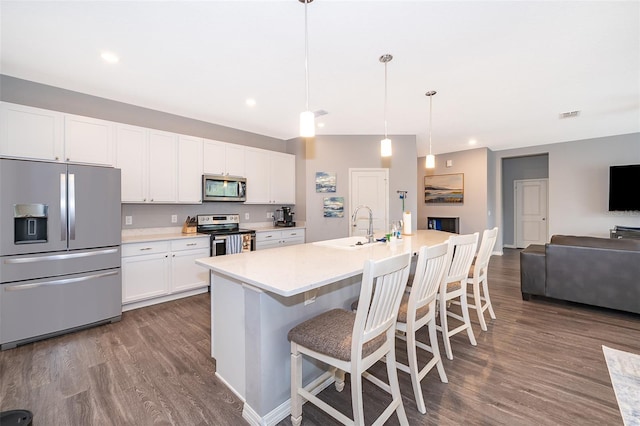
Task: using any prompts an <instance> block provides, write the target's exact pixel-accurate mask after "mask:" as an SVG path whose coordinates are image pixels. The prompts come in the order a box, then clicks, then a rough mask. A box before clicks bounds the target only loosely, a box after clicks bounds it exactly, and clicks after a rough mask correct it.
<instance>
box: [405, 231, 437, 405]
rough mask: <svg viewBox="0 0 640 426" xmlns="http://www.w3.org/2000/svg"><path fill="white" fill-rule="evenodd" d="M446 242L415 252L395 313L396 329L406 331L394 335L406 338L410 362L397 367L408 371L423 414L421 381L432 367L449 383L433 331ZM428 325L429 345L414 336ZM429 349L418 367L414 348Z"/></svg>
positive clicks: (434, 329)
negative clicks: (406, 289) (411, 276)
mask: <svg viewBox="0 0 640 426" xmlns="http://www.w3.org/2000/svg"><path fill="white" fill-rule="evenodd" d="M447 249H448V245H447V244H446V243H442V244H438V245H436V246H432V247H428V246H423V247H421V248H420V251H419V252H418V264H417V266H416V273H415V276H414V280H413V284H412V285H411V291H410V292H409V293H408V294H407V293H405V295H404V296H403V298H402V303H401V304H400V311H399V312H398V322H397V323H396V329H398V330H399V331H402V332H404V333H405V336H406V337H405V336H403V335H397V336H396V337H398V338H401V339H403V340H406V341H407V356H408V358H409V365H408V366H406V365H404V364H401V363H400V362H398V363H396V366H397V368H398V369H399V370H402V371H404V372H406V373H409V374H411V384H412V385H413V393H414V395H415V398H416V405H417V406H418V411H420V412H421V413H422V414H425V413H426V412H427V409H426V407H425V405H424V398H423V396H422V388H421V387H420V382H421V381H422V379H423V378H424V377H425V376H426V375H427V373H428V372H429V371H431V369H432V368H433V367H434V366H435V367H437V368H438V374H439V375H440V381H441V382H443V383H448V380H447V375H446V374H445V372H444V366H443V365H442V358H441V357H440V349H439V348H438V336H437V334H436V315H435V314H436V295H437V293H438V286H439V284H440V282H441V281H442V276H443V275H444V271H445V267H446V261H447ZM425 325H428V327H429V345H427V344H426V343H423V342H420V341H419V340H418V339H417V338H416V332H417V331H418V330H419V329H421V328H422V327H424V326H425ZM418 348H420V349H422V350H424V351H427V352H431V354H432V355H433V356H432V358H431V360H429V362H428V363H427V364H426V365H425V366H424V367H423V368H422V369H419V367H418V357H417V349H418Z"/></svg>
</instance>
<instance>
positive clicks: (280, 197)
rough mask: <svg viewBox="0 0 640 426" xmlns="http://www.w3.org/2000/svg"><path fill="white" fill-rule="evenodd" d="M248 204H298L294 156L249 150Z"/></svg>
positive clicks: (247, 173) (247, 172)
mask: <svg viewBox="0 0 640 426" xmlns="http://www.w3.org/2000/svg"><path fill="white" fill-rule="evenodd" d="M245 160H246V178H247V201H246V203H247V204H295V196H296V163H295V156H294V155H291V154H285V153H282V152H275V151H267V150H265V149H259V148H247V149H246V155H245Z"/></svg>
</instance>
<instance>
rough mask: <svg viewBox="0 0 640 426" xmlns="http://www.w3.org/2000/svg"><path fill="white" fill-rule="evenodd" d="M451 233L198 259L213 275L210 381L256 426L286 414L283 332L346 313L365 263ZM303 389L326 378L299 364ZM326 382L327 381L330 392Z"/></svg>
mask: <svg viewBox="0 0 640 426" xmlns="http://www.w3.org/2000/svg"><path fill="white" fill-rule="evenodd" d="M450 235H451V234H450V233H447V232H442V231H435V230H421V231H417V232H416V233H414V234H413V235H410V236H403V238H402V239H401V240H397V241H394V242H391V243H373V244H365V245H363V246H346V245H341V244H340V240H333V241H336V243H335V244H334V243H331V242H328V243H327V242H316V243H308V244H302V245H296V246H289V247H280V248H274V249H270V250H263V251H252V252H245V253H241V254H235V255H229V256H220V257H211V258H204V259H198V260H197V261H196V263H198V264H199V265H201V266H204V267H206V268H209V269H210V270H211V356H212V357H213V358H215V359H216V375H217V376H218V377H219V378H220V379H221V380H222V381H224V382H225V383H226V384H227V385H228V386H229V387H230V388H231V389H232V390H233V391H234V393H236V394H237V395H238V396H239V397H240V398H242V400H243V401H244V408H243V417H244V418H245V419H246V420H247V421H248V422H249V423H250V424H255V425H272V424H276V423H278V422H279V421H280V420H282V419H284V418H286V417H287V415H289V412H290V405H289V404H290V401H289V399H290V364H289V359H290V357H289V355H290V344H289V342H288V340H287V333H288V331H289V330H290V329H291V328H293V327H294V326H296V325H297V324H299V323H301V322H303V321H305V320H307V319H309V318H311V317H313V316H315V315H318V314H320V313H322V312H325V311H327V310H329V309H332V308H336V307H338V308H344V309H349V306H350V305H351V302H353V301H354V300H356V299H357V298H358V296H359V292H360V281H361V275H362V269H363V265H364V262H365V260H367V259H373V260H378V259H383V258H385V257H389V256H392V255H395V254H400V253H405V252H409V251H410V252H411V253H413V254H417V252H418V250H419V248H420V247H421V246H423V245H435V244H439V243H442V242H444V241H446V240H447V239H448V238H449V236H450ZM303 371H304V375H305V377H304V383H305V384H307V383H309V382H310V381H311V380H314V379H316V378H317V377H319V376H320V375H321V374H322V373H323V372H324V371H323V370H321V369H320V368H318V367H317V366H316V365H312V364H311V363H309V362H305V363H304V366H303ZM329 384H331V382H330V381H329V382H327V383H326V385H327V386H328V385H329Z"/></svg>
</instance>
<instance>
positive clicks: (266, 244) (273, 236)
mask: <svg viewBox="0 0 640 426" xmlns="http://www.w3.org/2000/svg"><path fill="white" fill-rule="evenodd" d="M295 244H304V229H302V228H295V229H286V230H282V231H256V250H263V249H268V248H274V247H284V246H292V245H295Z"/></svg>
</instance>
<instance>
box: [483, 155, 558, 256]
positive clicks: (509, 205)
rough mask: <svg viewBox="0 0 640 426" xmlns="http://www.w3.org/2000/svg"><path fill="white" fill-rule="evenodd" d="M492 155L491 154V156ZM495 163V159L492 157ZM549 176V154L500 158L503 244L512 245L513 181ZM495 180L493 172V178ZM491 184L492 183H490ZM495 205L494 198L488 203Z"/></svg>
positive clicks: (513, 228) (513, 227)
mask: <svg viewBox="0 0 640 426" xmlns="http://www.w3.org/2000/svg"><path fill="white" fill-rule="evenodd" d="M493 157H494V156H492V158H493ZM494 164H495V159H494ZM548 177H549V156H548V155H547V154H542V155H528V156H524V157H513V158H502V213H503V216H502V219H503V220H502V226H501V228H502V240H503V243H504V245H508V246H511V245H514V244H515V242H514V233H515V231H514V230H515V226H514V214H515V212H514V205H515V204H514V199H513V198H514V191H513V188H514V187H513V185H514V181H516V180H522V179H543V178H544V179H546V178H548ZM494 180H495V173H494V177H493V179H491V180H490V182H493V181H494ZM491 186H493V185H491ZM490 205H495V200H493V202H491V203H490Z"/></svg>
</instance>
